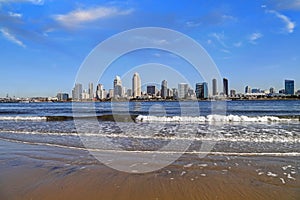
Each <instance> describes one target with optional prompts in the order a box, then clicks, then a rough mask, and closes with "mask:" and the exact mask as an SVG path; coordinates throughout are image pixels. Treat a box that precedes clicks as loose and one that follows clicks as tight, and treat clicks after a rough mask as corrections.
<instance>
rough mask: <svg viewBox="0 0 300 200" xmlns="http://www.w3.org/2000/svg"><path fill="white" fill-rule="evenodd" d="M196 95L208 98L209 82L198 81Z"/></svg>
mask: <svg viewBox="0 0 300 200" xmlns="http://www.w3.org/2000/svg"><path fill="white" fill-rule="evenodd" d="M195 92H196V97H197V98H200V99H203V98H204V99H206V98H208V86H207V83H206V82H204V83H196V91H195Z"/></svg>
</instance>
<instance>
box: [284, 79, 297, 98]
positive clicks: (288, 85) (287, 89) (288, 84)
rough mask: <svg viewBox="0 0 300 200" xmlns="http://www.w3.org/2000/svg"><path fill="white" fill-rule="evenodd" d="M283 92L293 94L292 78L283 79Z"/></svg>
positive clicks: (293, 83) (293, 84)
mask: <svg viewBox="0 0 300 200" xmlns="http://www.w3.org/2000/svg"><path fill="white" fill-rule="evenodd" d="M284 89H285V94H287V95H294V94H295V82H294V80H285V81H284Z"/></svg>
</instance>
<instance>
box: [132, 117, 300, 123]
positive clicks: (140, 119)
mask: <svg viewBox="0 0 300 200" xmlns="http://www.w3.org/2000/svg"><path fill="white" fill-rule="evenodd" d="M292 120H297V121H298V120H299V119H291V118H290V119H288V118H279V117H275V116H257V117H248V116H243V115H242V116H238V115H227V116H225V115H208V116H206V117H205V116H197V117H189V116H145V115H139V116H138V117H137V118H136V121H137V122H189V123H201V122H289V121H292Z"/></svg>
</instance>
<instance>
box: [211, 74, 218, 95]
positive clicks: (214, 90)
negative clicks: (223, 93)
mask: <svg viewBox="0 0 300 200" xmlns="http://www.w3.org/2000/svg"><path fill="white" fill-rule="evenodd" d="M212 95H213V96H216V95H218V90H217V79H215V78H214V79H213V80H212Z"/></svg>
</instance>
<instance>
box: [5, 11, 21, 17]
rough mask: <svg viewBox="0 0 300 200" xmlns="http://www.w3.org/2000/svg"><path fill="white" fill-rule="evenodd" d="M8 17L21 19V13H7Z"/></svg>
mask: <svg viewBox="0 0 300 200" xmlns="http://www.w3.org/2000/svg"><path fill="white" fill-rule="evenodd" d="M8 15H9V16H10V17H16V18H21V17H22V14H21V13H13V12H8Z"/></svg>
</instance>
